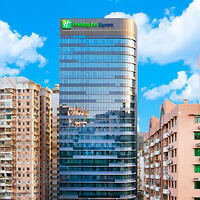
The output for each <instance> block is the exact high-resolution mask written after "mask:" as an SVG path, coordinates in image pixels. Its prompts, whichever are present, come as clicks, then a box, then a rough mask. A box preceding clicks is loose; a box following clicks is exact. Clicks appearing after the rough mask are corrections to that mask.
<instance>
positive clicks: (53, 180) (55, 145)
mask: <svg viewBox="0 0 200 200" xmlns="http://www.w3.org/2000/svg"><path fill="white" fill-rule="evenodd" d="M51 113H52V114H51V116H52V122H51V125H52V132H51V162H50V163H51V166H50V200H57V199H58V187H59V85H55V87H54V88H53V90H52V94H51Z"/></svg>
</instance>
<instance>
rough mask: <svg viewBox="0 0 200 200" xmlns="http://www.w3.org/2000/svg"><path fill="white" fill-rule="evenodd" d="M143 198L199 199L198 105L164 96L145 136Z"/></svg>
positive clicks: (199, 135)
mask: <svg viewBox="0 0 200 200" xmlns="http://www.w3.org/2000/svg"><path fill="white" fill-rule="evenodd" d="M144 158H145V162H144V163H145V164H144V165H145V192H144V197H145V198H144V199H145V200H147V199H161V200H190V199H191V200H199V199H200V174H199V173H200V105H199V104H188V101H187V100H184V104H178V105H176V104H174V103H172V102H170V101H168V100H165V101H164V102H163V104H162V105H161V107H160V118H159V119H158V118H156V117H154V116H153V117H152V118H151V119H150V122H149V133H148V135H147V136H146V137H145V140H144Z"/></svg>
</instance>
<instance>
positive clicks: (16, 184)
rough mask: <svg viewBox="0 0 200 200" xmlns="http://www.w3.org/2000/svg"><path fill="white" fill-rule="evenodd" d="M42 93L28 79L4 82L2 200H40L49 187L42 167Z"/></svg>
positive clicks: (0, 98)
mask: <svg viewBox="0 0 200 200" xmlns="http://www.w3.org/2000/svg"><path fill="white" fill-rule="evenodd" d="M41 90H44V89H42V88H41V86H40V85H37V84H35V83H34V82H32V81H30V80H29V79H27V78H25V77H9V78H8V77H4V78H0V199H13V200H17V199H24V200H28V199H32V200H36V199H37V200H38V199H40V198H41V191H42V189H41V188H44V189H45V187H46V186H45V184H43V182H41V177H42V172H41V167H42V166H43V164H40V160H41V153H40V152H41V142H40V141H41V135H45V133H44V132H43V130H41V128H40V126H41V122H40V121H41V118H42V117H43V114H41V110H40V109H42V108H43V106H41V102H40V100H41ZM45 109H46V108H45ZM45 117H50V115H49V114H48V116H47V113H45ZM43 122H44V121H43ZM43 125H44V124H43ZM45 148H46V147H45ZM46 162H48V160H46Z"/></svg>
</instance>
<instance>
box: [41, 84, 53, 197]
mask: <svg viewBox="0 0 200 200" xmlns="http://www.w3.org/2000/svg"><path fill="white" fill-rule="evenodd" d="M50 162H51V90H50V89H48V88H40V165H41V166H40V183H41V199H49V198H50V176H49V175H50V164H51V163H50Z"/></svg>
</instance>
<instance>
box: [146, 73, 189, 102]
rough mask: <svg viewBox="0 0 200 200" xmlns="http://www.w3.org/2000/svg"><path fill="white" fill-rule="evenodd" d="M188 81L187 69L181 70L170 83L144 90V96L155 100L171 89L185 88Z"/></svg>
mask: <svg viewBox="0 0 200 200" xmlns="http://www.w3.org/2000/svg"><path fill="white" fill-rule="evenodd" d="M187 83H188V80H187V75H186V73H185V71H180V72H178V73H177V78H176V79H174V80H172V81H171V82H170V83H169V84H167V85H165V84H163V85H161V86H159V87H154V88H153V89H151V90H147V91H146V92H144V94H143V96H144V97H145V98H146V99H149V100H154V99H157V98H159V97H163V96H165V95H167V94H169V93H170V92H171V91H174V90H181V89H183V88H184V86H186V84H187Z"/></svg>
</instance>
